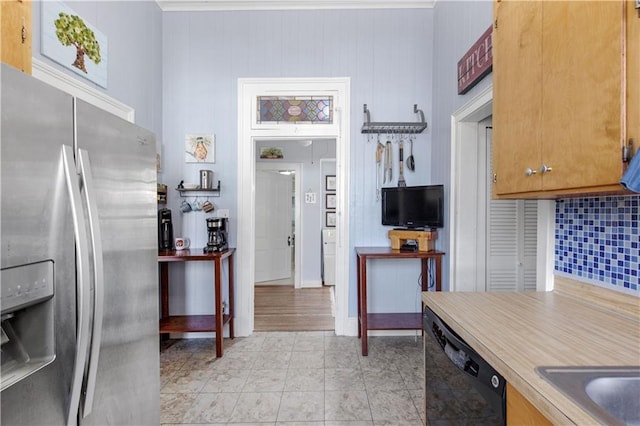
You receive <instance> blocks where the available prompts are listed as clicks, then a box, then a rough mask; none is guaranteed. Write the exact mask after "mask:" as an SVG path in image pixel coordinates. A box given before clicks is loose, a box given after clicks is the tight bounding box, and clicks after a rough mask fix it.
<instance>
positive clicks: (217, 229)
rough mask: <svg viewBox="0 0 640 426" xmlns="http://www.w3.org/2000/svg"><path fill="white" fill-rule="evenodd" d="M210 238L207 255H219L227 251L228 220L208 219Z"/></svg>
mask: <svg viewBox="0 0 640 426" xmlns="http://www.w3.org/2000/svg"><path fill="white" fill-rule="evenodd" d="M207 232H208V233H209V238H208V239H207V245H206V247H205V248H204V252H205V253H217V252H221V251H224V250H226V249H227V247H228V245H227V218H225V217H216V218H211V217H210V218H207Z"/></svg>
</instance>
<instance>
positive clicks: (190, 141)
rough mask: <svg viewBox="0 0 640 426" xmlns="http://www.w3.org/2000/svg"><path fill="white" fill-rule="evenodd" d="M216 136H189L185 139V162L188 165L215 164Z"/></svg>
mask: <svg viewBox="0 0 640 426" xmlns="http://www.w3.org/2000/svg"><path fill="white" fill-rule="evenodd" d="M215 144H216V137H215V135H209V134H204V135H203V134H187V135H185V138H184V161H185V162H186V163H215V162H216V156H215V152H216V150H215V148H216V146H215Z"/></svg>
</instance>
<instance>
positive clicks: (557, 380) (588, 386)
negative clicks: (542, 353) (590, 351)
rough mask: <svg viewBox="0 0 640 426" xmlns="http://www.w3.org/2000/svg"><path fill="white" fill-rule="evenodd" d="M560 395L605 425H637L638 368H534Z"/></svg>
mask: <svg viewBox="0 0 640 426" xmlns="http://www.w3.org/2000/svg"><path fill="white" fill-rule="evenodd" d="M536 372H537V373H538V374H539V375H540V376H541V377H542V378H544V379H545V380H547V381H548V382H549V383H551V384H552V385H553V386H555V387H556V388H557V389H558V390H559V391H560V392H562V393H563V394H564V395H566V396H567V397H569V398H570V399H571V400H573V401H574V402H575V403H576V404H578V405H579V406H581V407H582V408H583V409H584V410H586V411H587V412H588V413H589V414H591V415H592V416H593V417H595V418H596V419H598V420H599V421H601V422H602V424H607V425H640V366H638V367H537V368H536Z"/></svg>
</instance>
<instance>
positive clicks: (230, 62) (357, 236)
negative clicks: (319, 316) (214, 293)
mask: <svg viewBox="0 0 640 426" xmlns="http://www.w3.org/2000/svg"><path fill="white" fill-rule="evenodd" d="M163 30H164V31H163V72H164V75H163V96H164V98H163V105H164V108H163V110H164V114H163V116H164V127H163V133H164V135H165V138H164V140H165V147H164V158H165V169H166V172H165V173H164V178H165V181H166V182H167V184H169V186H170V187H172V186H174V185H175V184H176V183H177V182H179V181H180V180H181V179H184V178H186V179H194V178H195V175H196V174H197V170H198V168H197V167H194V166H192V165H188V164H185V163H184V162H183V159H182V155H181V151H182V148H181V144H182V140H183V139H184V134H185V133H189V132H194V133H195V132H210V133H215V134H216V143H217V146H216V157H217V161H216V163H215V164H214V165H212V166H213V167H212V168H213V169H214V171H215V172H216V173H217V175H218V176H219V177H220V179H221V180H222V183H223V191H222V195H221V197H220V198H219V199H217V203H218V204H219V206H220V207H223V208H229V209H231V222H230V223H231V235H230V241H231V245H235V244H236V229H237V227H238V226H242V224H239V223H237V220H236V218H237V212H235V211H234V207H235V206H236V198H237V177H236V175H237V173H236V165H237V162H238V160H237V158H236V153H237V148H236V145H235V144H236V143H237V142H236V141H237V124H236V123H237V95H236V94H237V80H238V78H242V77H246V78H251V77H350V78H351V90H352V93H351V99H352V105H351V117H352V120H353V126H352V129H351V141H352V146H351V164H350V168H351V177H352V180H351V188H350V190H351V193H352V194H353V196H352V199H351V200H349V202H350V203H351V204H350V209H351V210H350V212H351V217H350V223H351V225H352V226H351V229H350V240H351V241H352V244H353V245H354V246H362V245H388V244H389V240H388V239H387V234H386V232H387V230H388V228H385V227H382V226H381V224H380V213H379V211H380V205H379V203H378V202H376V200H375V141H371V142H368V141H367V138H366V137H365V136H364V135H362V134H360V128H361V125H362V120H363V112H362V109H363V104H365V103H366V104H368V107H369V109H370V110H371V119H372V120H373V121H414V120H416V116H415V114H414V113H413V104H418V105H419V107H420V108H421V109H422V110H423V111H424V113H425V116H426V118H427V121H428V122H429V123H430V122H431V116H432V113H431V109H432V107H431V105H432V93H431V89H432V57H433V48H432V47H433V10H432V9H414V10H400V9H393V10H323V11H243V12H197V13H191V12H167V13H164V14H163ZM431 140H432V137H431V131H430V130H427V131H426V132H425V133H424V134H421V135H419V136H418V137H417V139H416V144H415V146H414V156H415V157H416V164H417V165H418V166H417V169H416V172H415V173H408V174H407V176H406V180H407V184H408V185H418V184H427V183H430V181H429V177H430V175H431V173H430V168H429V165H430V164H431ZM396 155H397V154H396ZM396 158H397V156H396ZM396 176H397V172H396ZM171 195H174V197H173V199H172V197H171ZM169 208H171V209H173V210H174V211H176V209H177V204H176V201H175V194H170V197H169ZM174 216H178V217H177V220H176V228H177V229H186V228H184V227H183V224H182V221H181V220H180V217H179V214H178V215H175V214H174ZM197 226H202V227H204V223H202V224H199V225H197ZM189 229H190V230H192V229H193V232H194V233H196V234H200V233H201V232H204V231H200V230H198V228H189ZM203 229H204V228H203ZM349 251H350V253H351V256H352V257H351V260H350V263H351V266H350V277H349V285H350V295H349V313H350V316H351V317H354V316H355V315H356V311H357V309H356V266H355V252H354V250H353V247H351V248H350V250H349ZM238 267H239V268H241V267H242V265H238ZM408 269H409V270H410V271H407V272H406V276H404V275H403V269H402V268H396V267H393V268H392V270H391V271H389V272H388V273H385V271H382V270H381V271H379V272H380V273H379V274H378V275H377V276H376V277H374V276H373V275H372V276H371V277H372V278H373V279H372V281H371V285H372V287H373V288H374V290H373V291H374V292H376V291H378V290H375V288H376V286H377V285H378V284H379V283H383V282H387V281H389V279H394V280H395V278H396V276H398V274H400V275H401V276H400V277H398V280H400V281H403V282H404V281H406V282H411V283H413V282H414V281H415V280H417V276H418V274H419V262H416V264H415V267H414V268H408ZM410 285H411V284H410ZM181 291H182V290H181ZM201 291H202V290H201V288H198V289H197V292H199V293H198V294H199V297H197V298H196V297H195V296H194V297H191V296H188V295H190V294H196V293H195V292H196V283H191V282H188V283H187V286H186V288H185V290H184V292H183V294H176V295H175V297H174V294H172V299H171V300H172V303H174V300H175V301H176V302H175V303H176V304H175V305H172V309H175V310H176V312H177V311H178V310H181V309H187V308H188V309H191V308H192V307H193V309H196V310H200V309H202V310H206V309H207V307H206V306H204V305H200V304H199V303H200V301H207V300H211V298H209V297H208V295H207V294H205V293H201ZM396 293H397V290H394V289H390V290H389V291H387V290H384V289H381V290H380V291H379V292H378V294H380V296H381V298H383V299H384V298H386V299H389V298H391V297H395V294H396ZM410 293H411V295H412V297H411V300H410V301H408V302H407V304H406V305H407V306H406V307H405V308H406V310H413V309H414V306H415V303H414V300H413V299H414V296H415V295H414V294H413V291H412V290H411V291H410ZM181 298H182V299H184V300H181ZM196 299H197V300H196ZM192 303H195V304H194V305H193V306H192ZM210 306H213V302H212V301H211V302H210ZM209 309H211V308H209Z"/></svg>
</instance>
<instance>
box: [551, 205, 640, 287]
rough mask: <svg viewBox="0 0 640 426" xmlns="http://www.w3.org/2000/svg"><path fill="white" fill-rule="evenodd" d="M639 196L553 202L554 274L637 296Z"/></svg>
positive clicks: (638, 276) (639, 234)
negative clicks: (554, 206) (554, 212)
mask: <svg viewBox="0 0 640 426" xmlns="http://www.w3.org/2000/svg"><path fill="white" fill-rule="evenodd" d="M639 217H640V196H625V197H598V198H569V199H564V200H559V201H557V202H556V223H555V225H556V226H555V229H556V230H555V265H554V266H555V270H556V272H557V273H560V274H561V275H564V276H570V277H572V278H574V279H576V280H579V281H586V282H591V283H593V284H597V285H600V286H603V287H606V288H610V289H613V290H620V291H624V292H625V293H631V294H635V295H637V296H640V275H639V274H640V226H639V225H638V218H639Z"/></svg>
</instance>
